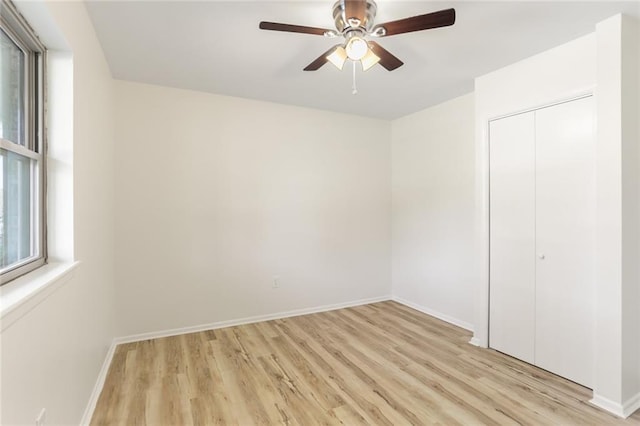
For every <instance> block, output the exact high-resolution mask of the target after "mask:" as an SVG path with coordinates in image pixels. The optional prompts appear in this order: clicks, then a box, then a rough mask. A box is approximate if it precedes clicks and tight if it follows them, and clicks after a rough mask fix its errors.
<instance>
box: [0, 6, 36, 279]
mask: <svg viewBox="0 0 640 426" xmlns="http://www.w3.org/2000/svg"><path fill="white" fill-rule="evenodd" d="M0 1H1V3H0V27H1V28H2V31H4V33H5V34H6V35H8V36H9V38H11V40H12V41H13V42H14V43H15V44H16V45H17V46H18V47H19V48H20V49H21V50H22V51H23V52H24V53H25V70H24V72H25V80H24V81H25V85H26V88H25V89H26V91H25V94H26V96H25V105H24V108H25V111H24V113H25V129H24V133H25V135H24V136H25V145H24V146H23V145H19V144H16V143H14V142H11V141H9V140H6V139H3V138H1V137H0V148H2V149H4V150H6V151H10V152H13V153H16V154H19V155H21V156H24V157H28V158H30V159H32V160H35V164H36V166H35V167H33V169H34V170H32V176H31V184H32V191H31V194H32V199H31V237H32V244H33V245H34V248H35V249H34V255H33V256H31V257H29V258H26V259H23V260H22V261H20V262H17V263H14V264H12V265H9V266H8V267H6V268H5V269H2V270H0V285H2V284H6V283H7V282H9V281H11V280H12V279H14V278H17V277H19V276H21V275H24V274H26V273H28V272H31V271H33V270H34V269H36V268H39V267H40V266H42V265H44V264H45V263H46V262H47V241H46V238H47V232H46V223H47V221H46V205H47V203H46V199H47V198H46V146H47V145H46V135H47V132H46V126H45V116H46V114H45V112H46V78H45V75H46V74H45V73H46V56H47V50H46V48H45V46H44V45H43V44H42V43H41V42H40V40H39V38H38V36H37V35H36V33H35V31H33V29H32V28H31V26H30V25H29V24H28V23H27V21H26V20H25V19H24V18H23V17H22V15H21V14H20V12H18V10H17V9H16V7H15V6H14V5H13V3H12V2H11V1H10V0H0ZM6 201H7V200H5V202H6Z"/></svg>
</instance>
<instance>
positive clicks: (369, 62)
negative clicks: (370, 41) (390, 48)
mask: <svg viewBox="0 0 640 426" xmlns="http://www.w3.org/2000/svg"><path fill="white" fill-rule="evenodd" d="M378 62H380V57H379V56H378V55H376V54H375V53H373V51H372V50H371V49H369V50H367V53H366V54H365V55H364V56H363V57H362V59H360V63H361V64H362V70H363V71H367V70H368V69H369V68H371V67H372V66H374V65H375V64H377V63H378Z"/></svg>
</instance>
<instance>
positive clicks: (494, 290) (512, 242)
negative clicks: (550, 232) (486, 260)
mask: <svg viewBox="0 0 640 426" xmlns="http://www.w3.org/2000/svg"><path fill="white" fill-rule="evenodd" d="M534 126H535V120H534V113H533V112H531V113H526V114H520V115H515V116H512V117H508V118H504V119H501V120H497V121H493V122H491V125H490V129H489V137H490V144H489V145H490V154H489V155H490V178H489V179H490V184H489V192H490V207H489V208H490V215H491V226H490V244H491V246H490V252H489V256H490V259H491V265H490V301H489V315H490V320H489V324H490V330H489V338H490V346H491V347H492V348H494V349H497V350H499V351H501V352H504V353H507V354H509V355H513V356H514V357H516V358H519V359H521V360H523V361H526V362H529V363H533V362H534V341H535V264H536V263H535V127H534Z"/></svg>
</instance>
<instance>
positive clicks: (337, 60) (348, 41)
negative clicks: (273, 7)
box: [260, 0, 456, 71]
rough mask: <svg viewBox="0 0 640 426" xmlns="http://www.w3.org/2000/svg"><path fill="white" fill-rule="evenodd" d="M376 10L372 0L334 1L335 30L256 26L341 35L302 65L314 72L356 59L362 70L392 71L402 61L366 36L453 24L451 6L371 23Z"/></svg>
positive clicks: (378, 35)
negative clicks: (340, 39) (380, 69)
mask: <svg viewBox="0 0 640 426" xmlns="http://www.w3.org/2000/svg"><path fill="white" fill-rule="evenodd" d="M377 9H378V7H377V5H376V3H375V1H374V0H338V1H337V2H336V3H335V4H334V5H333V19H334V21H335V26H336V29H335V30H331V29H326V28H317V27H306V26H302V25H291V24H281V23H277V22H265V21H262V22H260V29H261V30H271V31H284V32H291V33H302V34H312V35H321V36H325V37H329V38H334V37H343V38H344V42H343V43H339V44H336V45H335V46H333V47H332V48H331V49H329V50H327V51H326V52H324V53H323V54H322V55H320V56H319V57H318V58H317V59H316V60H314V61H313V62H311V63H310V64H309V65H307V66H306V67H305V68H304V70H305V71H316V70H318V69H319V68H320V67H322V66H323V65H324V64H325V63H327V62H331V63H332V64H333V65H335V66H336V67H337V68H338V69H342V67H343V66H344V63H345V62H346V60H347V59H350V60H352V61H354V62H357V61H360V63H361V64H362V69H363V70H364V71H366V70H368V69H369V68H371V67H372V66H374V65H375V64H377V63H379V64H380V65H382V66H383V67H384V68H386V69H387V70H389V71H393V70H395V69H396V68H398V67H400V66H402V65H403V62H402V61H401V60H400V59H398V58H396V57H395V56H393V55H392V54H391V52H389V51H388V50H386V49H385V48H384V47H382V46H380V45H379V44H378V43H376V42H375V41H371V40H367V39H366V37H389V36H393V35H397V34H404V33H410V32H414V31H422V30H428V29H431V28H440V27H446V26H449V25H453V24H454V22H455V21H456V11H455V9H444V10H440V11H438V12H433V13H427V14H425V15H418V16H413V17H411V18H405V19H399V20H397V21H391V22H385V23H384V24H377V25H374V19H375V17H376V12H377Z"/></svg>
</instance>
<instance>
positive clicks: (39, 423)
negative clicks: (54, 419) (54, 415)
mask: <svg viewBox="0 0 640 426" xmlns="http://www.w3.org/2000/svg"><path fill="white" fill-rule="evenodd" d="M45 420H47V410H46V409H44V408H43V409H42V410H41V411H40V414H38V417H36V426H44V422H45Z"/></svg>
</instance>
